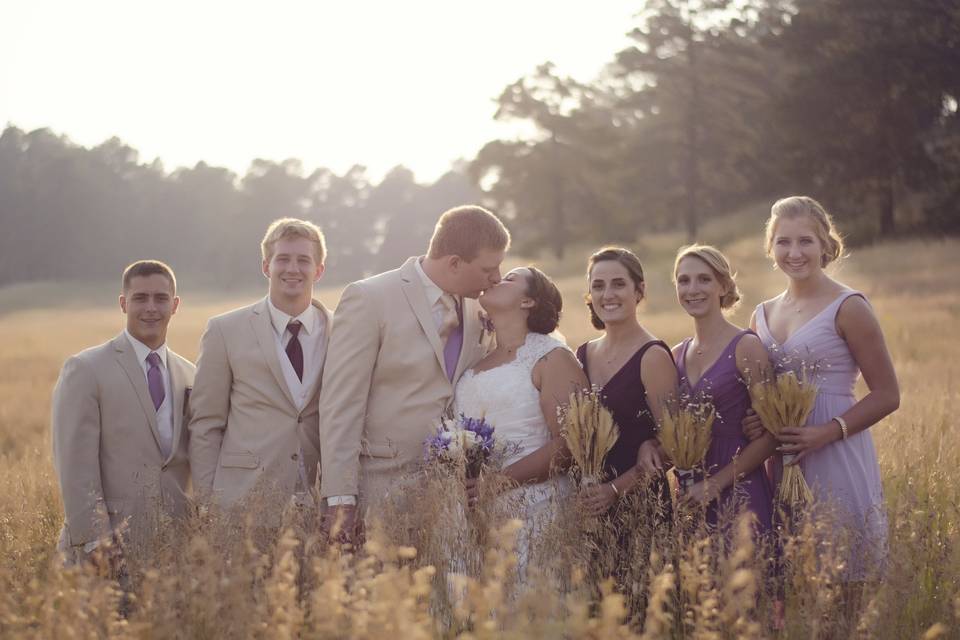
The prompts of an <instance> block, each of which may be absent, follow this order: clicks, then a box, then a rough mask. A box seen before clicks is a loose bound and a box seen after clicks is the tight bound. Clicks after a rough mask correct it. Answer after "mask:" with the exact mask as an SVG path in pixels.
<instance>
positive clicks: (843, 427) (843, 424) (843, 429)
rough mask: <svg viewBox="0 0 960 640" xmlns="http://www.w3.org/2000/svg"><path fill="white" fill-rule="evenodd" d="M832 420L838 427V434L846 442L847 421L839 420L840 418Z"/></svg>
mask: <svg viewBox="0 0 960 640" xmlns="http://www.w3.org/2000/svg"><path fill="white" fill-rule="evenodd" d="M833 420H834V422H836V423H837V424H838V425H840V433H841V435H843V439H844V440H846V439H847V421H846V420H844V419H843V418H841V417H840V416H836V417H835V418H834V419H833Z"/></svg>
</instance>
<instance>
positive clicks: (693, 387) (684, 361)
mask: <svg viewBox="0 0 960 640" xmlns="http://www.w3.org/2000/svg"><path fill="white" fill-rule="evenodd" d="M746 333H748V330H747V329H744V330H742V331H738V332H737V335H735V336H733V337H732V338H730V341H729V342H727V345H726V346H725V347H724V348H723V351H721V352H720V355H718V356H717V357H716V359H714V361H713V362H711V363H710V366H708V367H707V368H706V369H704V370H703V371H702V372H701V373H700V377H699V378H697V381H696V382H695V383H692V384H691V382H690V375H689V373H688V371H689V370H688V368H687V352H688V351H689V350H690V345H691V344H693V338H690V339H689V340H687V343H686V344H685V345H684V347H683V353H682V354H680V355H681V356H683V357H682V358H681V360H680V362H681V363H682V364H683V376H684V377H685V378H686V379H687V384H688V385H690V390H691V391H695V390H696V388H697V387H699V386H700V383H701V382H703V379H704V378H706V377H707V374H708V373H710V372H711V371H713V368H714V367H716V366H717V365H718V364H720V361H721V360H723V357H724V356H725V355H727V351H728V350H729V349H730V345H732V344H733V343H734V342H735V341H736V340H737V338H739V337H740V336H742V335H744V334H746Z"/></svg>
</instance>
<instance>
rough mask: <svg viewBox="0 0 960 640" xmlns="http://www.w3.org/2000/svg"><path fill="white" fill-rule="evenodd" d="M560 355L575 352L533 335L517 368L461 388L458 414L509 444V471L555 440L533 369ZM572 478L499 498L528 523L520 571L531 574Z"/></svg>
mask: <svg viewBox="0 0 960 640" xmlns="http://www.w3.org/2000/svg"><path fill="white" fill-rule="evenodd" d="M555 349H566V350H567V351H569V350H570V349H569V348H568V347H567V345H566V344H564V343H563V342H561V341H560V340H557V339H556V338H553V337H551V336H548V335H544V334H541V333H534V332H532V331H531V332H530V333H528V334H527V337H526V340H525V341H524V343H523V345H522V346H521V347H520V348H519V349H517V355H516V358H515V359H514V360H513V361H512V362H508V363H506V364H502V365H500V366H498V367H494V368H493V369H487V370H485V371H474V370H472V369H471V370H469V371H466V372H465V373H464V374H463V376H461V378H460V381H459V382H458V383H457V388H456V392H455V393H454V410H455V412H456V414H457V415H460V414H461V413H462V414H463V415H465V416H468V417H472V418H479V417H481V416H482V417H483V418H485V419H486V421H487V423H488V424H490V425H491V426H493V428H494V432H493V435H494V438H495V439H496V440H497V441H498V442H505V443H508V449H507V452H508V456H507V458H506V460H504V464H503V466H504V467H507V466H509V465H511V464H513V463H514V462H517V461H518V460H521V459H522V458H524V457H526V456H528V455H530V454H531V453H533V452H534V451H536V450H537V449H539V448H540V447H542V446H544V445H545V444H546V443H547V442H548V441H549V440H550V428H549V427H548V426H547V421H546V420H545V419H544V417H543V411H542V410H541V409H540V392H539V391H538V390H537V388H536V387H535V386H533V377H532V374H533V368H534V366H535V365H536V364H537V362H538V361H539V360H540V359H541V358H543V357H544V356H545V355H547V354H548V353H550V352H551V351H553V350H555ZM570 486H571V485H570V481H569V478H568V476H567V475H566V474H562V475H558V476H555V477H553V478H551V479H549V480H547V481H545V482H539V483H536V484H527V485H524V486H521V487H518V488H516V489H513V490H511V491H509V492H507V493H505V494H503V495H502V496H499V497H498V503H500V504H503V505H504V506H506V508H507V509H508V510H510V511H511V512H512V513H511V515H513V516H514V517H518V518H520V519H522V520H523V522H524V527H523V529H521V531H520V533H519V534H518V537H517V556H518V569H519V571H520V575H521V576H523V575H524V574H525V573H526V566H527V564H528V562H529V559H530V554H531V550H532V548H533V547H535V546H536V542H537V539H538V537H539V535H540V533H542V532H543V530H544V528H545V527H546V526H547V525H549V524H550V523H551V522H552V521H553V519H554V518H555V515H556V503H557V500H559V499H560V498H561V497H563V496H564V495H567V494H568V493H569V491H570Z"/></svg>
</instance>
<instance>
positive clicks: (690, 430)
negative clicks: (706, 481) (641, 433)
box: [658, 402, 716, 493]
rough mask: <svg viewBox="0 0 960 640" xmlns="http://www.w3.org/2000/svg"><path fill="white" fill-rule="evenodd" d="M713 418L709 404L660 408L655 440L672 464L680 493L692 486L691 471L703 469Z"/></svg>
mask: <svg viewBox="0 0 960 640" xmlns="http://www.w3.org/2000/svg"><path fill="white" fill-rule="evenodd" d="M714 418H716V410H715V409H714V407H713V405H712V404H711V403H709V402H685V403H666V405H665V406H664V408H663V415H662V416H661V418H660V429H659V433H658V436H659V439H660V444H661V445H662V446H663V449H664V451H665V452H666V453H667V455H668V456H670V459H671V460H672V461H673V467H674V468H673V472H674V474H676V476H677V482H678V484H679V485H680V492H681V493H684V492H686V491H687V489H689V488H690V487H692V486H693V483H694V480H695V478H694V470H695V469H697V468H702V467H703V459H704V457H706V455H707V451H708V450H709V449H710V440H711V436H712V432H713V421H714Z"/></svg>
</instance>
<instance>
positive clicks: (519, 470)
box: [454, 267, 589, 575]
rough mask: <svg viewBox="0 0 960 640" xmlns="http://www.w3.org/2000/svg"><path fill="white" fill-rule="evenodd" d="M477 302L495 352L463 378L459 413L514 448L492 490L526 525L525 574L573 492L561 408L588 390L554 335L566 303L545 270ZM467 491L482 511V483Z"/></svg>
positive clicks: (508, 279) (520, 547) (516, 278)
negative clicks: (535, 547)
mask: <svg viewBox="0 0 960 640" xmlns="http://www.w3.org/2000/svg"><path fill="white" fill-rule="evenodd" d="M479 301H480V305H481V306H482V307H483V309H484V311H486V313H487V315H488V317H489V320H490V321H491V322H492V324H493V326H494V327H495V328H496V336H497V346H496V348H495V349H494V350H493V351H491V352H490V353H489V354H487V356H486V357H485V358H484V359H483V360H481V361H480V362H479V363H477V365H476V366H475V367H474V368H473V369H471V370H469V371H467V372H466V373H464V375H463V376H462V377H461V378H460V381H459V382H458V384H457V388H456V393H455V394H454V398H455V402H454V408H455V411H456V413H457V415H459V414H463V415H465V416H467V417H484V418H485V419H486V421H487V423H489V424H490V425H491V426H493V427H494V437H495V438H496V439H497V440H498V441H501V442H505V443H506V444H507V445H508V456H507V459H506V460H505V461H504V464H503V468H502V470H501V471H500V472H499V474H500V477H499V478H496V479H495V481H494V482H493V485H492V486H496V487H502V490H503V493H501V494H500V496H498V498H497V503H498V504H500V505H505V504H506V505H509V506H510V508H512V509H513V514H512V515H515V516H516V517H519V518H521V520H523V522H524V527H523V529H521V531H520V534H519V538H518V540H517V552H518V558H519V565H520V566H519V570H520V574H521V575H523V574H524V572H525V565H526V564H527V560H528V558H529V555H530V550H531V549H530V547H531V546H532V544H535V543H536V538H537V535H538V533H539V532H540V531H541V530H542V528H543V527H544V526H545V525H546V524H547V523H549V522H550V521H551V520H552V518H553V515H554V513H555V509H554V508H553V503H554V502H555V501H556V499H557V498H559V497H561V495H562V494H564V493H565V492H566V491H567V490H568V488H569V481H568V479H567V476H566V474H564V473H559V474H558V470H562V469H563V468H565V467H566V466H567V462H568V457H569V453H568V452H567V449H566V446H565V445H564V442H563V438H562V436H561V435H560V424H559V420H558V418H557V409H558V408H559V407H560V406H561V405H563V404H565V403H566V402H567V399H568V398H569V396H570V393H571V392H572V391H574V390H578V389H585V388H587V387H588V386H589V383H588V382H587V379H586V377H585V376H584V373H583V370H582V369H581V368H580V365H579V364H578V362H577V359H576V356H575V355H574V354H573V352H572V351H570V349H569V348H568V347H567V345H566V344H565V343H563V342H562V341H560V340H557V339H556V338H554V337H552V336H550V335H548V334H550V333H551V332H553V331H554V330H555V329H556V328H557V324H558V322H559V319H560V310H561V308H562V306H563V299H562V297H561V295H560V291H559V290H558V289H557V287H556V285H555V284H554V283H553V282H552V281H551V280H550V279H549V278H548V277H547V276H546V275H544V274H543V273H542V272H541V271H539V270H538V269H536V268H534V267H521V268H517V269H514V270H512V271H510V272H509V273H507V274H506V275H505V276H504V277H503V279H502V280H501V281H500V283H499V284H497V285H495V286H493V287H491V288H490V289H487V290H486V291H485V292H484V293H483V295H482V296H480V299H479ZM466 487H467V498H468V500H469V502H470V503H471V504H476V503H477V501H478V499H479V496H480V485H479V483H478V481H477V480H473V479H468V480H467V481H466Z"/></svg>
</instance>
